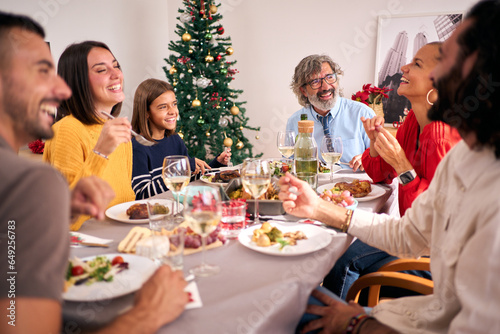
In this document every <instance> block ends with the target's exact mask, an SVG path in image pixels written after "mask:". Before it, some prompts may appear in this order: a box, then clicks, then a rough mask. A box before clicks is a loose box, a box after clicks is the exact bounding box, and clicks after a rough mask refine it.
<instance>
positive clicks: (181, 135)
mask: <svg viewBox="0 0 500 334" xmlns="http://www.w3.org/2000/svg"><path fill="white" fill-rule="evenodd" d="M177 134H178V135H179V137H181V139H184V134H183V133H182V132H180V131H179V132H177Z"/></svg>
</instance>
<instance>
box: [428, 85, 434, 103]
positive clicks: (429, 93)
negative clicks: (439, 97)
mask: <svg viewBox="0 0 500 334" xmlns="http://www.w3.org/2000/svg"><path fill="white" fill-rule="evenodd" d="M433 90H434V88H432V89H431V90H430V91H429V92H427V103H429V104H430V105H431V106H433V105H434V103H432V102H431V101H429V95H431V93H432V91H433Z"/></svg>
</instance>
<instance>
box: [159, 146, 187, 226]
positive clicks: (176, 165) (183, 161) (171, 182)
mask: <svg viewBox="0 0 500 334" xmlns="http://www.w3.org/2000/svg"><path fill="white" fill-rule="evenodd" d="M161 175H162V177H163V181H164V182H165V184H166V185H167V187H168V189H170V190H171V191H172V193H173V194H174V197H175V198H176V204H177V207H176V208H175V210H174V212H173V213H172V220H173V221H174V222H176V223H179V224H180V223H181V222H182V220H183V219H182V216H180V213H179V211H180V210H179V196H180V192H181V191H182V190H183V189H184V188H185V187H186V186H187V185H188V183H189V180H190V179H191V167H190V165H189V160H188V158H187V157H186V156H183V155H169V156H166V157H165V159H163V168H162V173H161ZM174 214H175V215H174Z"/></svg>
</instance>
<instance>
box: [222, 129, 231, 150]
mask: <svg viewBox="0 0 500 334" xmlns="http://www.w3.org/2000/svg"><path fill="white" fill-rule="evenodd" d="M223 144H224V146H226V147H231V146H233V140H232V139H231V138H229V137H228V136H227V135H226V132H224V142H223Z"/></svg>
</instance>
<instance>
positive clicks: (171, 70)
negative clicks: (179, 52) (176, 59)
mask: <svg viewBox="0 0 500 334" xmlns="http://www.w3.org/2000/svg"><path fill="white" fill-rule="evenodd" d="M168 73H170V74H172V75H173V74H175V73H177V69H176V68H175V66H172V67H171V68H170V69H169V70H168Z"/></svg>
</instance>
